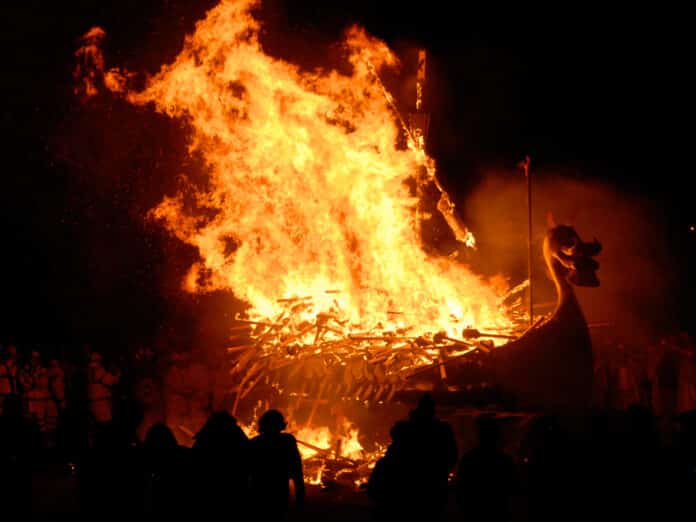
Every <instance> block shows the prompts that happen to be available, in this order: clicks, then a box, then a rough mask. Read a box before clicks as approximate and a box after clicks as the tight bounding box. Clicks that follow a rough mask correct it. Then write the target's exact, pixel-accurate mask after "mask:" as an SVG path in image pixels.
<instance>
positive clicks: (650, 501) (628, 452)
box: [617, 404, 665, 519]
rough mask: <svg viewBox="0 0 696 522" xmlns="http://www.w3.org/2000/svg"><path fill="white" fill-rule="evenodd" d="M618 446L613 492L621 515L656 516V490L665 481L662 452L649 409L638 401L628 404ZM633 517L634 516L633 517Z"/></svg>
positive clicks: (657, 498)
mask: <svg viewBox="0 0 696 522" xmlns="http://www.w3.org/2000/svg"><path fill="white" fill-rule="evenodd" d="M625 421H626V423H625V426H624V430H623V433H622V440H621V441H620V444H619V445H618V448H617V449H618V454H619V462H618V471H619V473H618V477H617V493H618V495H619V497H620V499H621V501H622V504H621V510H622V513H623V516H625V517H627V518H628V517H631V518H634V519H637V518H643V517H646V516H649V515H651V514H652V515H656V514H657V512H656V510H657V509H658V500H659V496H660V491H659V489H660V488H661V486H662V484H661V483H662V482H663V481H664V480H665V477H663V472H664V471H665V467H664V462H663V454H662V451H661V448H660V444H659V438H658V433H657V428H656V422H655V419H654V417H653V415H652V412H651V411H650V410H649V409H648V408H646V407H644V406H642V405H639V404H633V405H631V406H629V407H628V409H627V410H626V415H625ZM636 517H637V518H636Z"/></svg>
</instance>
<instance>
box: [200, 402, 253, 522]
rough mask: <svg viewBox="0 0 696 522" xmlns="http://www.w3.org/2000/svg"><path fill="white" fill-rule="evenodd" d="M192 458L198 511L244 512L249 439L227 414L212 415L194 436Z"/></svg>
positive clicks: (235, 421)
mask: <svg viewBox="0 0 696 522" xmlns="http://www.w3.org/2000/svg"><path fill="white" fill-rule="evenodd" d="M194 440H195V442H194V444H193V451H192V458H193V459H194V460H195V466H196V470H197V473H196V474H195V477H194V479H193V480H194V495H195V497H196V502H197V503H198V505H197V508H200V509H203V510H206V511H208V512H211V513H214V512H218V511H220V510H223V512H224V511H227V510H229V509H230V508H231V507H232V506H234V508H235V511H237V512H239V511H241V510H244V509H245V503H246V501H247V493H248V476H249V475H248V469H249V464H248V462H249V440H248V439H247V436H246V435H245V434H244V432H243V431H242V429H241V428H240V427H239V425H238V424H237V420H236V419H235V418H234V417H233V416H231V415H230V414H229V413H227V412H225V411H222V412H217V413H213V414H212V415H211V416H210V417H209V418H208V420H207V421H206V423H205V425H204V426H203V427H202V428H201V430H200V431H199V432H198V433H197V434H196V435H195V437H194Z"/></svg>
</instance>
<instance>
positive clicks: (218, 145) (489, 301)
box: [104, 0, 507, 333]
mask: <svg viewBox="0 0 696 522" xmlns="http://www.w3.org/2000/svg"><path fill="white" fill-rule="evenodd" d="M255 3H256V2H255V1H254V0H223V1H222V2H221V3H220V4H219V5H218V6H217V7H215V8H213V9H212V10H211V11H210V12H208V14H207V16H206V18H205V19H204V20H202V21H200V22H199V23H198V24H197V26H196V30H195V32H194V34H193V35H192V36H190V37H188V38H187V39H186V42H185V46H184V49H183V51H182V52H181V53H180V54H179V56H178V57H177V58H176V60H175V61H174V63H172V64H170V65H165V66H163V67H162V69H161V71H160V72H159V73H158V74H157V75H155V76H154V77H153V78H151V79H150V80H149V82H148V84H147V86H146V88H145V89H144V90H143V91H141V92H130V93H128V95H127V96H128V99H129V100H130V101H132V102H133V103H137V104H146V103H153V104H154V106H155V107H156V109H157V110H158V111H161V112H163V113H166V114H168V115H170V116H172V117H176V118H182V119H184V120H186V121H187V122H188V123H189V124H190V128H191V131H192V139H191V144H190V149H191V152H192V153H193V152H196V153H201V154H202V155H203V157H204V158H205V160H206V163H207V169H208V172H207V175H208V177H209V178H208V184H207V186H206V189H205V190H200V189H196V188H193V187H186V188H184V189H183V190H182V192H181V193H180V194H178V195H176V196H174V197H168V198H166V199H165V200H164V201H163V202H162V203H161V204H160V205H159V206H158V207H157V208H156V209H154V210H153V212H152V214H153V216H155V217H156V218H158V219H161V220H162V222H163V223H164V224H165V225H166V227H167V228H168V229H169V230H170V231H171V232H172V233H173V234H175V235H176V236H177V237H178V238H180V239H181V240H182V241H185V242H187V243H189V244H191V245H193V246H195V247H196V248H197V249H198V252H199V253H200V262H198V263H196V264H195V266H193V267H192V268H191V271H190V273H189V275H188V277H187V278H186V282H185V286H186V288H187V289H188V290H190V291H208V290H213V289H230V290H232V291H233V292H234V293H235V294H236V295H237V296H238V297H240V298H241V299H244V300H245V301H247V302H248V303H249V304H250V313H251V316H252V317H272V316H275V315H276V314H278V313H279V312H280V311H281V309H282V308H281V305H280V304H279V303H278V299H282V298H288V297H292V296H312V298H313V300H314V302H315V303H316V308H315V310H328V309H336V308H338V309H340V310H341V311H342V314H344V317H347V318H348V319H349V320H350V321H351V322H353V323H355V324H360V325H361V326H362V327H363V328H368V329H369V328H372V327H375V326H377V325H380V326H385V325H393V326H403V325H404V324H415V325H416V328H415V330H416V332H415V333H422V332H426V331H430V332H432V331H436V330H437V331H439V330H445V331H448V332H450V333H454V332H456V331H457V330H458V329H459V327H461V326H462V325H481V324H483V325H487V326H501V325H503V324H505V323H507V319H506V317H505V314H504V313H503V312H502V311H501V309H500V307H499V298H498V296H497V295H496V293H495V292H494V290H493V289H492V288H491V287H490V286H489V285H487V284H486V283H485V282H484V281H483V280H482V279H481V278H480V277H478V276H477V275H474V274H473V273H472V272H471V271H469V270H468V269H467V268H465V267H464V266H462V265H461V264H458V263H457V262H455V261H453V260H450V259H448V258H433V257H428V256H427V255H426V254H425V253H424V251H423V250H422V248H421V245H420V240H419V237H418V234H417V232H416V231H417V227H416V223H415V204H416V202H415V201H414V199H413V197H412V196H411V195H410V194H409V189H408V187H407V185H406V184H405V181H406V180H407V179H408V178H409V177H412V176H413V175H414V173H415V172H416V171H417V169H418V168H420V167H423V166H427V167H428V168H430V169H432V166H433V163H432V159H430V158H428V157H427V156H426V155H425V154H424V153H423V151H422V149H420V148H419V147H417V146H415V145H414V144H413V143H411V144H410V146H409V147H403V146H402V147H399V146H398V144H397V143H398V141H399V136H400V133H401V132H402V128H401V127H400V125H399V123H398V119H397V118H396V117H395V114H394V110H393V107H392V105H391V104H390V102H389V99H388V98H389V96H388V94H386V93H385V91H384V88H383V86H382V84H381V82H380V81H379V78H378V77H377V75H376V71H379V70H380V69H381V68H382V67H392V66H395V65H397V59H396V57H395V56H394V55H393V54H392V52H391V51H390V50H389V49H388V48H387V46H386V45H385V44H384V43H383V42H381V41H379V40H377V39H375V38H372V37H371V36H369V35H367V34H366V33H365V32H364V31H363V30H361V29H359V28H357V27H353V28H351V29H349V30H348V31H347V34H346V39H345V42H344V44H345V49H346V51H347V54H348V59H349V61H350V64H351V65H352V74H351V75H350V76H346V75H343V74H340V73H338V72H336V71H329V72H321V71H316V72H305V71H301V70H300V69H299V68H298V67H297V66H295V65H293V64H290V63H287V62H285V61H282V60H279V59H276V58H273V57H271V56H268V55H267V54H265V53H264V51H263V49H262V48H261V45H260V43H259V28H260V24H259V22H258V21H257V20H255V19H254V18H253V17H252V15H251V14H250V10H251V8H252V7H253V6H254V4H255ZM125 78H126V77H125V76H124V75H121V76H119V75H118V74H117V72H115V71H114V70H113V69H112V70H111V71H109V72H108V73H107V74H105V76H104V84H105V85H106V87H108V88H110V89H112V90H115V91H122V90H123V89H124V81H125ZM402 141H403V140H402ZM191 201H193V202H194V203H193V204H191ZM185 202H186V204H185ZM395 311H396V312H398V315H397V314H394V313H393V312H395ZM394 317H398V321H395V320H394Z"/></svg>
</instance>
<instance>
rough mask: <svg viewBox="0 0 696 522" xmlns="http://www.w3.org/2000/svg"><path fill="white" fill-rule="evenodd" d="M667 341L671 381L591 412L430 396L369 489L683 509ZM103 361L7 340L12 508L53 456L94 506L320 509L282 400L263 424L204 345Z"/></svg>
mask: <svg viewBox="0 0 696 522" xmlns="http://www.w3.org/2000/svg"><path fill="white" fill-rule="evenodd" d="M676 342H677V341H676V340H675V339H671V340H670V341H669V343H676ZM681 342H684V340H683V339H681ZM687 352H688V350H687ZM665 353H669V354H670V355H669V356H666V357H663V358H662V359H659V360H658V361H657V363H656V364H655V368H656V370H655V371H654V372H652V375H653V376H654V380H652V379H651V382H653V383H654V388H655V389H657V390H659V389H660V388H661V387H662V386H663V385H664V386H665V387H667V391H664V390H662V391H659V392H655V393H654V394H651V395H646V393H642V394H641V393H640V386H638V384H637V383H639V382H640V381H641V379H643V380H644V379H646V377H645V376H643V377H641V378H639V379H637V380H636V386H635V388H634V392H635V394H634V395H632V396H631V398H632V399H633V400H632V401H627V403H626V404H625V405H623V404H611V407H601V408H597V409H596V410H595V413H594V415H593V416H592V417H591V418H587V419H581V422H578V419H569V418H566V417H564V415H563V412H558V414H543V415H542V414H536V415H507V414H504V413H503V412H488V413H481V414H479V415H478V416H476V417H475V418H474V419H473V421H472V422H471V423H469V424H467V423H463V421H461V418H460V417H456V416H455V417H448V418H449V419H451V420H450V422H447V421H445V420H443V419H442V418H440V417H438V415H437V410H438V406H437V405H436V403H435V401H434V399H433V397H432V396H431V395H430V394H427V393H426V394H424V395H423V396H422V397H421V398H420V400H419V401H418V403H417V405H416V406H415V407H414V408H413V409H412V410H411V412H410V413H409V415H408V416H407V418H405V419H403V420H400V421H398V422H396V423H395V424H394V425H393V426H392V428H391V430H390V437H391V443H390V444H389V446H388V448H387V449H386V451H385V453H384V455H383V456H382V457H381V458H380V459H379V460H378V461H377V462H376V463H375V465H374V468H372V470H371V472H370V476H369V480H368V482H367V484H366V485H365V488H364V492H363V494H364V493H366V496H367V497H368V498H369V499H370V501H371V506H372V508H373V509H372V514H373V516H374V518H375V519H376V520H445V519H447V520H453V519H456V520H467V521H476V520H480V521H483V520H487V521H504V520H530V521H532V520H534V521H537V520H541V521H544V520H552V519H553V520H570V521H574V520H577V521H578V522H580V521H592V520H617V519H629V518H634V519H642V518H647V517H650V518H655V519H659V520H673V519H675V517H677V515H678V514H679V513H681V512H684V510H687V509H688V508H689V502H690V494H691V492H692V491H693V490H694V486H696V471H695V470H696V408H693V409H686V410H685V409H683V408H682V409H680V408H679V407H678V404H679V400H680V399H679V396H682V399H681V400H682V401H686V400H687V398H688V394H686V395H685V393H686V392H684V391H683V390H681V391H679V392H678V393H676V398H675V397H674V395H675V394H674V393H672V395H670V389H671V390H672V391H674V390H673V389H674V388H675V386H674V383H675V382H677V383H678V385H677V388H678V389H680V387H683V386H686V388H687V391H688V387H689V386H691V384H690V383H686V384H684V383H683V382H681V381H680V377H679V375H681V373H680V372H682V373H683V370H680V369H679V366H678V364H679V363H678V361H677V362H675V361H674V360H672V359H670V357H672V355H673V354H674V353H677V354H679V353H682V352H678V351H675V350H665ZM105 359H106V357H104V356H103V355H102V354H101V353H100V352H97V351H95V350H93V349H91V347H90V348H89V349H86V350H85V352H84V354H83V360H84V363H83V365H82V366H81V367H80V366H79V365H75V364H72V363H70V362H67V361H63V360H61V359H60V358H59V357H49V358H47V360H44V358H43V356H42V353H41V352H40V351H38V350H26V351H24V352H22V351H20V350H18V349H17V347H15V346H13V345H8V346H5V347H4V348H3V349H2V351H1V353H0V494H1V495H2V498H3V505H4V506H6V507H5V509H6V512H14V511H16V512H18V513H22V512H24V513H26V512H27V511H31V507H29V508H28V507H27V506H32V505H33V504H34V503H35V500H36V499H35V498H33V497H32V491H34V490H36V486H35V484H34V483H35V482H36V481H37V480H38V479H37V477H39V476H40V475H41V472H42V470H45V469H46V468H47V466H51V465H54V466H59V467H61V469H64V470H65V473H67V474H69V475H71V476H72V477H73V478H74V482H75V483H76V484H77V485H78V492H77V495H76V496H77V498H78V501H77V504H76V506H74V507H75V509H79V510H80V511H83V512H86V513H92V514H94V515H99V516H103V515H104V513H105V512H106V513H109V514H110V513H112V512H113V513H116V512H118V513H122V514H126V513H142V512H144V513H171V514H181V513H184V512H188V511H191V512H197V513H200V512H206V511H208V512H210V513H220V512H229V511H230V510H231V509H233V510H234V512H235V513H236V514H240V513H252V514H253V518H256V519H259V520H281V519H283V518H284V517H287V516H288V513H290V512H292V513H294V514H295V515H296V516H299V517H300V518H302V517H303V516H304V517H305V518H307V517H310V515H311V514H310V513H309V512H307V511H305V510H303V508H304V506H305V504H311V502H308V503H306V502H305V496H306V494H305V484H304V480H303V464H302V459H301V456H300V453H299V451H298V446H297V441H296V440H295V439H294V437H293V436H292V435H291V434H289V433H286V432H285V431H284V430H285V429H286V428H287V424H286V421H285V419H284V418H283V415H282V414H281V413H280V412H278V411H276V410H269V411H267V412H266V413H265V414H263V415H262V416H261V417H260V418H259V421H258V433H259V435H257V436H255V437H253V438H249V437H247V435H246V434H245V432H244V431H243V430H242V428H241V427H240V425H239V424H238V423H237V420H236V419H235V418H234V417H233V416H232V415H231V414H230V413H229V411H231V408H230V407H229V401H227V400H226V398H225V394H224V393H222V392H218V391H216V389H215V383H216V382H217V381H215V380H214V379H212V383H213V384H212V385H210V387H209V388H208V389H207V391H206V389H205V388H203V386H202V384H201V381H197V380H196V379H199V376H201V375H204V376H207V377H208V378H207V381H211V379H210V378H209V376H210V375H211V373H206V372H205V371H204V369H205V368H204V366H202V363H200V362H196V361H192V360H191V357H190V356H184V355H181V354H175V355H174V356H172V357H170V358H169V360H168V363H167V365H166V366H165V368H164V369H163V368H162V367H161V366H159V367H158V366H155V365H152V364H151V363H152V353H151V352H150V353H148V352H147V351H145V350H140V351H137V352H136V354H135V360H136V362H137V361H139V362H140V363H139V364H130V365H129V366H127V367H126V365H125V364H123V361H121V367H120V366H119V364H115V363H114V361H105ZM196 364H198V365H199V366H198V367H195V366H196ZM675 364H676V365H677V377H676V379H675V375H674V372H675V370H674V365H675ZM148 365H149V366H148ZM192 366H193V367H194V368H193V369H191V367H192ZM160 375H161V377H160ZM636 375H638V373H636ZM680 382H681V384H680ZM646 388H647V386H646ZM125 389H128V390H130V392H129V393H125V392H124V390H125ZM215 397H218V399H217V400H216V399H215ZM654 397H660V398H659V399H655V398H654ZM670 397H671V399H670ZM648 399H649V400H648ZM669 400H672V401H673V403H672V404H671V405H669V406H664V405H665V404H668V402H669ZM656 403H657V404H658V405H660V406H656V405H655V404H656ZM201 404H205V406H204V407H203V406H201ZM682 404H688V401H687V402H682ZM216 406H219V407H216ZM193 410H196V411H195V412H194V411H193ZM470 417H471V416H469V417H467V418H470ZM455 419H459V420H456V424H453V423H454V422H455ZM474 433H475V435H476V437H475V438H476V442H475V443H473V444H471V443H470V444H462V443H461V440H462V439H461V435H462V434H464V435H467V436H469V438H472V437H471V435H473V434H474ZM47 463H48V464H47ZM55 495H57V496H59V495H60V492H56V493H55ZM337 508H338V509H340V505H339V506H337ZM310 511H311V510H310ZM303 513H304V515H303Z"/></svg>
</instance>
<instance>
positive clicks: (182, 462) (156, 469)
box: [143, 423, 191, 513]
mask: <svg viewBox="0 0 696 522" xmlns="http://www.w3.org/2000/svg"><path fill="white" fill-rule="evenodd" d="M189 451H190V450H189V449H188V448H185V447H182V446H179V444H178V443H177V441H176V437H174V434H173V433H172V430H170V429H169V428H168V427H167V425H166V424H164V423H157V424H153V425H152V427H151V428H150V429H149V430H148V432H147V435H146V436H145V441H144V443H143V471H144V475H145V476H144V490H145V491H144V493H145V506H144V507H145V511H146V512H154V513H162V512H167V513H174V512H177V511H181V510H183V509H188V507H189V503H188V502H189V501H190V497H191V495H190V490H189V489H188V485H189V483H190V480H191V469H190V462H189V456H190V455H189Z"/></svg>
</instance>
